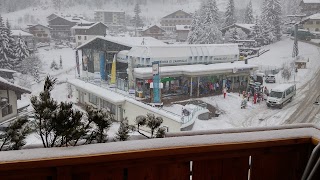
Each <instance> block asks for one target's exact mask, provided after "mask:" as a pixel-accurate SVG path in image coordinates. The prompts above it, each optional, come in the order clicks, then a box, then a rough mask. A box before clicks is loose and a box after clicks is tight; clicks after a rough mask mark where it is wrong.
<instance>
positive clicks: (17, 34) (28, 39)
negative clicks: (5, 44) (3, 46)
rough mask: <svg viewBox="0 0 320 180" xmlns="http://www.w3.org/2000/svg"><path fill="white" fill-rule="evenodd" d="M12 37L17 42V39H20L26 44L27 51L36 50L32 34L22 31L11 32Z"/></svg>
mask: <svg viewBox="0 0 320 180" xmlns="http://www.w3.org/2000/svg"><path fill="white" fill-rule="evenodd" d="M11 35H12V37H13V38H14V39H15V40H16V41H17V40H18V38H21V39H23V40H24V42H25V43H26V45H27V47H28V49H29V50H30V51H31V52H33V51H35V50H36V49H37V48H36V40H35V38H34V35H33V34H30V33H28V32H25V31H22V30H11Z"/></svg>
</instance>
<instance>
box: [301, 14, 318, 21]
mask: <svg viewBox="0 0 320 180" xmlns="http://www.w3.org/2000/svg"><path fill="white" fill-rule="evenodd" d="M304 20H320V13H317V14H313V15H311V16H308V17H306V18H305V19H304Z"/></svg>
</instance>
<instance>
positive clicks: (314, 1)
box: [302, 0, 320, 4]
mask: <svg viewBox="0 0 320 180" xmlns="http://www.w3.org/2000/svg"><path fill="white" fill-rule="evenodd" d="M302 2H304V3H305V4H317V3H320V0H302Z"/></svg>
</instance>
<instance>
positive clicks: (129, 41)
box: [77, 36, 166, 49]
mask: <svg viewBox="0 0 320 180" xmlns="http://www.w3.org/2000/svg"><path fill="white" fill-rule="evenodd" d="M97 39H101V40H105V41H109V42H113V43H117V44H121V45H124V46H128V47H134V46H141V45H145V46H156V45H166V44H165V43H164V42H162V41H160V40H158V39H155V38H153V37H114V36H105V37H104V36H97V37H95V38H94V39H92V40H90V41H88V42H86V43H84V44H82V45H81V46H79V47H78V48H77V49H81V48H83V47H84V46H86V45H87V44H89V43H91V42H93V41H96V40H97Z"/></svg>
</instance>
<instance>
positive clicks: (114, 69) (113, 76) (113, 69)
mask: <svg viewBox="0 0 320 180" xmlns="http://www.w3.org/2000/svg"><path fill="white" fill-rule="evenodd" d="M116 59H117V58H116V55H114V57H113V61H112V67H111V84H116V75H117V60H116Z"/></svg>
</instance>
